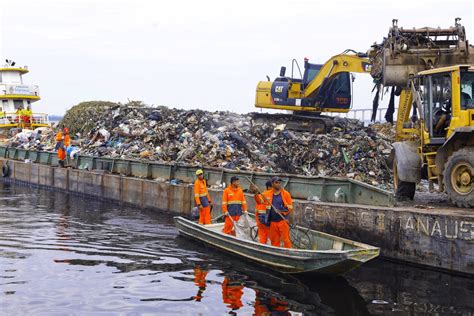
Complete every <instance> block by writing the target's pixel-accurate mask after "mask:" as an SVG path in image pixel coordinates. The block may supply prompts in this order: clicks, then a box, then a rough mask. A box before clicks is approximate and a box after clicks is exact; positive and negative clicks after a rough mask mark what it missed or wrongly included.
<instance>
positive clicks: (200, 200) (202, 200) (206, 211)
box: [194, 179, 211, 225]
mask: <svg viewBox="0 0 474 316" xmlns="http://www.w3.org/2000/svg"><path fill="white" fill-rule="evenodd" d="M194 201H195V202H196V205H197V206H199V205H200V206H202V208H199V224H204V225H207V224H211V197H210V196H209V192H208V191H207V185H206V180H204V179H203V180H200V179H196V181H195V182H194Z"/></svg>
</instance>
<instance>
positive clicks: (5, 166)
mask: <svg viewBox="0 0 474 316" xmlns="http://www.w3.org/2000/svg"><path fill="white" fill-rule="evenodd" d="M9 176H10V166H9V165H8V163H6V162H5V163H4V164H3V166H2V177H4V178H8V177H9Z"/></svg>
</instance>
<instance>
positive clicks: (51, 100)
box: [0, 0, 474, 114]
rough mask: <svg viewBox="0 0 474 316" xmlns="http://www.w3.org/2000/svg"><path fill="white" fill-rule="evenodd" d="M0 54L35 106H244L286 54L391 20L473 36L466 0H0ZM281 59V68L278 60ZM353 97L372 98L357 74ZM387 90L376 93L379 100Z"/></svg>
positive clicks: (362, 38) (359, 101)
mask: <svg viewBox="0 0 474 316" xmlns="http://www.w3.org/2000/svg"><path fill="white" fill-rule="evenodd" d="M0 3H1V6H0V10H1V11H0V19H1V29H0V34H1V35H0V36H1V37H0V44H1V46H0V55H1V57H2V59H1V60H2V61H3V60H4V59H5V58H11V59H13V60H15V61H16V62H17V63H18V64H19V65H28V66H29V68H30V71H31V73H29V74H27V75H26V76H25V81H26V83H31V84H38V85H39V86H40V91H41V94H42V100H41V101H39V102H38V103H36V107H35V110H36V111H39V110H40V109H41V110H44V111H47V112H48V113H50V114H63V113H64V112H65V111H66V110H67V109H68V108H70V107H71V106H73V105H75V104H77V103H79V102H81V101H87V100H110V101H121V102H125V101H127V99H130V100H143V101H145V102H146V103H147V104H153V105H167V106H171V107H179V108H186V109H191V108H203V109H207V110H232V111H237V112H249V111H252V110H254V108H253V106H254V98H255V86H256V84H257V82H258V81H259V80H265V75H269V76H270V77H271V78H272V79H273V78H274V77H275V76H277V75H278V73H279V68H280V66H282V65H286V66H290V61H291V59H292V58H296V59H297V60H298V61H300V64H301V66H302V60H303V58H304V57H308V58H309V59H310V61H312V62H324V61H325V60H327V59H328V58H329V57H330V56H332V55H335V54H337V53H340V52H342V51H343V50H344V49H346V48H351V49H354V50H357V51H364V52H365V51H367V49H368V48H369V47H370V45H371V44H372V43H373V42H374V41H377V42H380V41H381V40H382V38H383V37H384V36H386V35H387V32H388V29H389V27H390V25H391V21H392V19H393V18H398V19H399V26H403V27H422V26H435V27H436V26H441V27H448V26H451V25H453V24H454V18H455V17H461V18H462V21H461V23H462V24H464V26H465V27H466V31H467V35H468V39H469V40H470V41H471V42H472V43H474V30H473V25H474V23H473V11H474V5H473V3H474V2H473V1H472V0H469V1H464V0H462V1H456V0H455V1H434V0H431V1H414V0H413V1H393V0H391V1H364V0H358V1H353V0H352V1H334V0H331V1H309V0H295V1H280V0H264V1H259V0H251V1H248V0H238V1H224V0H220V1H217V0H216V1H211V0H203V1H197V0H189V1H188V0H182V1H177V0H175V1H140V0H110V1H108V0H96V1H90V0H77V1H76V0H48V1H43V0H0ZM288 69H289V67H288ZM354 88H355V92H354V107H355V108H367V107H371V102H372V96H371V93H370V91H371V89H372V84H371V78H370V76H369V75H363V74H358V75H356V82H355V87H354ZM387 101H388V97H387V98H386V99H385V100H384V101H383V102H382V106H385V105H386V103H387Z"/></svg>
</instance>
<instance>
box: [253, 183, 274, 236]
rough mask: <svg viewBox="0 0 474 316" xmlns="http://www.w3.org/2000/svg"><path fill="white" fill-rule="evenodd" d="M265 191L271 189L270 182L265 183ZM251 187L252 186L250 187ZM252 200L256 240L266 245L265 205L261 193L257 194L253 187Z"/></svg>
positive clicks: (266, 223)
mask: <svg viewBox="0 0 474 316" xmlns="http://www.w3.org/2000/svg"><path fill="white" fill-rule="evenodd" d="M265 186H266V188H267V191H268V190H270V189H271V188H272V182H271V181H267V183H265ZM252 187H253V186H252ZM253 191H254V192H255V193H254V199H255V221H256V222H257V227H258V240H259V241H260V243H262V244H266V243H267V241H268V232H269V229H270V227H269V225H270V223H269V222H267V204H269V203H267V202H266V199H265V197H264V196H263V194H262V193H260V192H258V188H256V187H253Z"/></svg>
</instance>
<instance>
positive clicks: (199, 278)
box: [193, 267, 208, 302]
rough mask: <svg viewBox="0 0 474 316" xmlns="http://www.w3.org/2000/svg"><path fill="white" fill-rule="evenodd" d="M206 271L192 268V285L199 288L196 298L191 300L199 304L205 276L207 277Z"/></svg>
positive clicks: (203, 289)
mask: <svg viewBox="0 0 474 316" xmlns="http://www.w3.org/2000/svg"><path fill="white" fill-rule="evenodd" d="M207 273H208V271H206V270H202V269H201V268H199V267H196V268H194V284H196V285H197V287H198V288H199V290H198V292H197V294H196V296H194V297H193V298H194V299H195V300H196V301H197V302H200V301H201V299H202V293H204V291H205V290H206V276H207Z"/></svg>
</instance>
